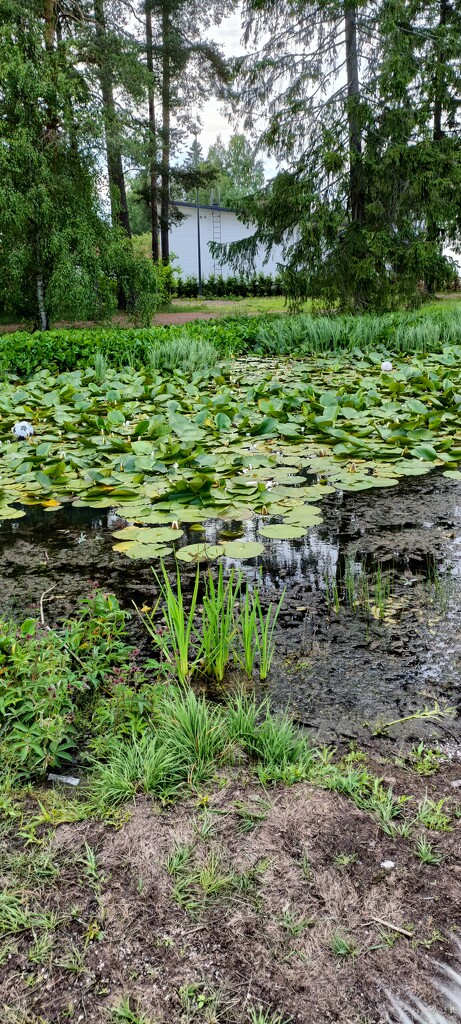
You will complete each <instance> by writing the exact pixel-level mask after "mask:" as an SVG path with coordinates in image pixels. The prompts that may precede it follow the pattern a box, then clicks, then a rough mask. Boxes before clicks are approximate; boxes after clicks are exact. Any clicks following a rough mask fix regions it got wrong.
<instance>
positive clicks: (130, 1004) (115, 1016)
mask: <svg viewBox="0 0 461 1024" xmlns="http://www.w3.org/2000/svg"><path fill="white" fill-rule="evenodd" d="M110 1014H111V1024H154V1021H153V1019H152V1017H146V1015H145V1013H141V1010H140V1007H139V1003H138V1002H137V1001H135V1000H133V999H132V997H131V996H124V998H123V999H122V1000H121V1002H120V1003H119V1005H118V1006H114V1007H113V1008H112V1010H111V1011H110Z"/></svg>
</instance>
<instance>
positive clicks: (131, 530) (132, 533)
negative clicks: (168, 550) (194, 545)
mask: <svg viewBox="0 0 461 1024" xmlns="http://www.w3.org/2000/svg"><path fill="white" fill-rule="evenodd" d="M183 533H184V530H172V529H171V527H167V526H158V527H157V528H156V527H152V528H151V527H149V526H145V527H144V526H125V527H124V528H123V530H115V531H114V533H113V534H112V536H113V537H116V539H117V540H133V541H137V543H139V544H161V543H162V542H164V541H168V540H169V541H172V540H177V539H178V537H182V535H183Z"/></svg>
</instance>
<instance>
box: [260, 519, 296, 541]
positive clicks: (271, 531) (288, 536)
mask: <svg viewBox="0 0 461 1024" xmlns="http://www.w3.org/2000/svg"><path fill="white" fill-rule="evenodd" d="M258 533H260V534H261V536H262V537H270V538H271V540H297V539H298V538H300V537H305V536H306V534H307V530H305V529H304V528H303V527H302V526H292V525H291V523H272V524H268V525H267V526H261V528H260V529H259V530H258Z"/></svg>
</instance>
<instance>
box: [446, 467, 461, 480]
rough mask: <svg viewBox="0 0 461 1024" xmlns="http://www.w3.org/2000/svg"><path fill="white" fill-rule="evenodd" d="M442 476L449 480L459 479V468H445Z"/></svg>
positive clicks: (460, 475)
mask: <svg viewBox="0 0 461 1024" xmlns="http://www.w3.org/2000/svg"><path fill="white" fill-rule="evenodd" d="M442 476H447V477H448V479H449V480H461V473H460V471H459V469H446V470H445V472H444V473H442Z"/></svg>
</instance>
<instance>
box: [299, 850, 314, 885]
mask: <svg viewBox="0 0 461 1024" xmlns="http://www.w3.org/2000/svg"><path fill="white" fill-rule="evenodd" d="M301 871H302V873H303V876H304V878H305V879H306V882H312V877H313V875H312V867H311V863H310V860H309V857H308V854H307V853H306V852H304V853H303V855H302V858H301Z"/></svg>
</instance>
